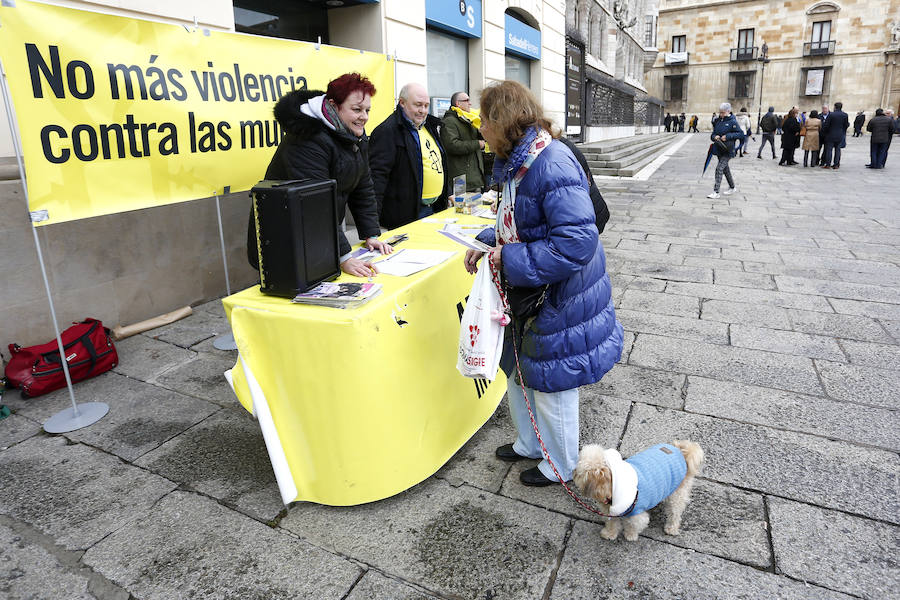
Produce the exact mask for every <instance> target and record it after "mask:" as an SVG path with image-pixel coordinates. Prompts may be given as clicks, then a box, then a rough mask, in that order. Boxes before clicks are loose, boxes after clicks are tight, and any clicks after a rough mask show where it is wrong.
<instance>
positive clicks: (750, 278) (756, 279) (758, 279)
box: [713, 269, 775, 290]
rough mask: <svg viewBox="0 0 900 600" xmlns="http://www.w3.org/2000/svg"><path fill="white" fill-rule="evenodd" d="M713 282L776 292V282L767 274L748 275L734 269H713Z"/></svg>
mask: <svg viewBox="0 0 900 600" xmlns="http://www.w3.org/2000/svg"><path fill="white" fill-rule="evenodd" d="M713 281H714V283H715V284H716V285H730V286H733V287H745V288H752V289H755V290H774V289H775V280H774V279H773V278H772V276H771V275H768V274H766V273H747V272H744V271H736V270H732V269H713Z"/></svg>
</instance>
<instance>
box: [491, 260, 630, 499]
mask: <svg viewBox="0 0 900 600" xmlns="http://www.w3.org/2000/svg"><path fill="white" fill-rule="evenodd" d="M493 254H494V253H493V252H491V253H490V254H489V255H488V257H487V258H488V264H489V265H490V268H491V279H492V280H493V282H494V285H495V286H497V292H499V294H500V301H501V302H503V306H504V308H505V309H506V311H507V312H509V302H508V301H507V299H506V294H505V293H504V291H503V286H502V285H501V284H500V276H499V273H498V272H497V269H496V267H494V261H493V260H492V259H491V258H492V255H493ZM513 327H515V325H514V324H513ZM513 353H514V354H515V357H516V372H517V373H518V375H519V385H521V386H522V397H523V398H525V408H527V409H528V416H529V417H531V426H532V427H534V433H535V435H536V436H537V439H538V442H539V443H540V444H541V454H543V456H544V459H546V461H547V464H549V465H550V468H551V469H553V474H554V475H556V478H557V479H558V480H559V482H560V483H561V484H562V486H563V489H564V490H566V493H567V494H569V496H570V497H571V498H572V500H574V501H575V503H576V504H578V505H580V506H581V507H582V508H584V509H586V510H589V511H591V512H592V513H594V514H597V515H600V516H601V517H611V516H612V515H608V514H606V513H602V512H600V511H599V510H597V509H596V508H593V507H591V506H588V504H586V503H585V502H584V500H582V499H581V498H579V497H578V494H576V493H575V492H574V491H573V490H572V489H571V488H570V487H569V486H567V485H566V482H565V481H564V480H563V478H562V475H560V474H559V471H558V470H557V469H556V465H554V464H553V461H552V460H550V452H549V451H548V450H547V446H545V445H544V439H543V438H542V437H541V432H540V431H538V426H537V421H536V420H535V418H534V412H533V411H532V410H531V403H530V402H529V401H528V393H527V392H526V390H525V378H524V377H523V376H522V367H521V366H520V365H519V349H518V348H517V344H516V335H515V329H513Z"/></svg>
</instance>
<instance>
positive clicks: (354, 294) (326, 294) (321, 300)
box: [292, 281, 381, 308]
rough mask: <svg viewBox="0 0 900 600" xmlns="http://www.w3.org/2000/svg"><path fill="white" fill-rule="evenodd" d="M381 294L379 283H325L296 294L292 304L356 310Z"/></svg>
mask: <svg viewBox="0 0 900 600" xmlns="http://www.w3.org/2000/svg"><path fill="white" fill-rule="evenodd" d="M380 293H381V284H380V283H335V282H333V281H326V282H325V283H320V284H319V285H317V286H316V287H314V288H313V289H311V290H307V291H305V292H303V293H302V294H297V295H296V296H295V297H294V299H293V300H292V302H297V303H299V304H315V305H316V306H331V307H332V308H356V307H357V306H360V305H362V304H365V303H366V302H368V301H369V300H371V299H372V298H374V297H375V296H377V295H378V294H380Z"/></svg>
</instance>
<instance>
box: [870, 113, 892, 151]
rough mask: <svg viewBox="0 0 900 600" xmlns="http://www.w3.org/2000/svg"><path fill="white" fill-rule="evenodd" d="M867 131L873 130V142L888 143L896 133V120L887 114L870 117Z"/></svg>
mask: <svg viewBox="0 0 900 600" xmlns="http://www.w3.org/2000/svg"><path fill="white" fill-rule="evenodd" d="M866 131H868V132H871V134H872V140H871V142H872V143H873V144H887V143H889V142H890V141H891V136H893V135H894V120H893V119H892V118H890V117H889V116H887V115H878V116H877V117H872V118H871V119H869V124H868V125H866Z"/></svg>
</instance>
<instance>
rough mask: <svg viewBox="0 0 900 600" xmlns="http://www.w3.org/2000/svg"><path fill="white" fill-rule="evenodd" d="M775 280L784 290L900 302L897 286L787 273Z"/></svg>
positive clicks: (776, 277)
mask: <svg viewBox="0 0 900 600" xmlns="http://www.w3.org/2000/svg"><path fill="white" fill-rule="evenodd" d="M870 280H871V275H870ZM775 282H776V283H777V284H778V289H779V290H781V291H784V292H796V293H798V294H814V295H816V296H828V297H830V298H847V299H850V300H868V301H871V302H887V303H891V304H900V288H895V287H888V286H883V285H868V284H864V283H847V282H845V281H834V280H825V279H806V278H803V277H788V276H786V275H776V276H775Z"/></svg>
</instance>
